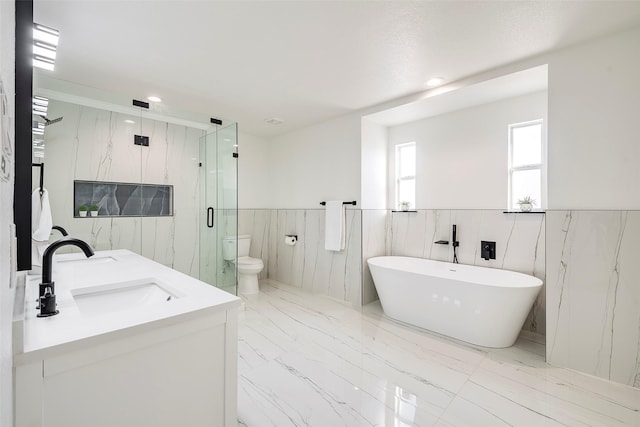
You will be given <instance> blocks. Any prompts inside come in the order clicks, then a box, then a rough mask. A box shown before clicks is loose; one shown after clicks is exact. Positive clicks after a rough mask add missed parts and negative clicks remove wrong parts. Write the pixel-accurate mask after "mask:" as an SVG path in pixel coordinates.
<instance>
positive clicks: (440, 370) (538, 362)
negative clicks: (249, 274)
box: [238, 281, 640, 427]
mask: <svg viewBox="0 0 640 427" xmlns="http://www.w3.org/2000/svg"><path fill="white" fill-rule="evenodd" d="M245 303H246V308H245V311H244V312H243V314H241V319H240V322H239V346H238V349H239V364H238V371H239V372H238V374H239V386H238V390H239V411H238V416H239V423H238V424H239V425H241V426H249V427H261V426H278V427H286V426H312V427H313V426H322V427H325V426H332V427H333V426H348V427H355V426H439V427H445V426H447V427H453V426H464V427H467V426H637V425H640V390H638V389H634V388H631V387H627V386H624V385H621V384H615V383H612V382H608V381H605V380H602V379H599V378H596V377H592V376H587V375H583V374H580V373H578V372H575V371H573V370H570V369H564V368H556V367H552V366H550V365H548V364H546V363H545V362H544V343H543V342H541V341H539V340H537V338H538V337H539V336H538V335H536V334H528V333H525V334H523V335H522V336H521V337H520V339H519V340H518V342H517V344H516V345H515V346H514V347H511V348H508V349H485V348H480V347H475V346H472V345H467V344H463V343H461V342H458V341H454V340H451V339H448V338H445V337H442V336H438V335H435V334H431V333H428V332H425V331H423V330H419V329H417V328H413V327H409V326H406V325H402V324H399V323H397V322H394V321H392V320H389V319H388V318H386V317H385V316H384V315H383V314H382V310H381V307H380V305H379V303H373V304H369V305H367V306H365V307H363V309H362V310H357V309H354V308H352V307H351V306H349V305H348V304H345V303H341V302H338V301H335V300H333V299H330V298H327V297H326V296H322V295H318V294H311V293H309V292H307V291H305V290H304V289H301V288H300V287H291V286H286V285H282V284H278V283H276V282H271V281H263V282H261V292H260V294H258V295H254V296H250V297H248V298H246V299H245Z"/></svg>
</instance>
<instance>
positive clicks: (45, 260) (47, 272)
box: [38, 237, 93, 317]
mask: <svg viewBox="0 0 640 427" xmlns="http://www.w3.org/2000/svg"><path fill="white" fill-rule="evenodd" d="M68 245H72V246H77V247H79V248H80V249H82V251H83V252H84V254H85V255H86V256H87V258H89V257H91V256H93V249H91V246H89V245H88V244H87V243H86V242H84V241H82V240H80V239H76V238H73V237H63V238H62V239H60V240H56V241H55V242H53V243H52V244H50V245H49V246H47V248H46V249H45V250H44V254H43V255H42V282H41V283H40V293H39V295H40V298H39V301H40V305H39V308H40V314H38V317H48V316H54V315H56V314H58V310H56V295H55V287H54V281H53V280H51V267H52V266H51V263H52V261H53V254H54V252H55V251H57V250H58V249H60V248H61V247H63V246H68Z"/></svg>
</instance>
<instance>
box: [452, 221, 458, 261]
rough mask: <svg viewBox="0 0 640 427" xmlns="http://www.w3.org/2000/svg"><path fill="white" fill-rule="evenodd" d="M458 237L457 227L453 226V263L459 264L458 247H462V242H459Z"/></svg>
mask: <svg viewBox="0 0 640 427" xmlns="http://www.w3.org/2000/svg"><path fill="white" fill-rule="evenodd" d="M456 237H457V236H456V225H455V224H453V235H452V236H451V246H453V262H454V263H456V264H458V246H460V242H458V240H457V238H456Z"/></svg>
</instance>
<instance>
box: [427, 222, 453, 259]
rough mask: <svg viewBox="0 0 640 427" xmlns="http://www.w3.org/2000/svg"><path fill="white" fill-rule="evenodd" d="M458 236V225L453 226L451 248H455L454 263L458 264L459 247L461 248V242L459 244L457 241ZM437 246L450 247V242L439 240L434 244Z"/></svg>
mask: <svg viewBox="0 0 640 427" xmlns="http://www.w3.org/2000/svg"><path fill="white" fill-rule="evenodd" d="M456 238H457V235H456V225H455V224H453V235H452V236H451V246H453V262H454V263H456V264H458V246H460V242H458V240H456ZM433 243H435V244H436V245H448V244H449V241H448V240H438V241H436V242H433Z"/></svg>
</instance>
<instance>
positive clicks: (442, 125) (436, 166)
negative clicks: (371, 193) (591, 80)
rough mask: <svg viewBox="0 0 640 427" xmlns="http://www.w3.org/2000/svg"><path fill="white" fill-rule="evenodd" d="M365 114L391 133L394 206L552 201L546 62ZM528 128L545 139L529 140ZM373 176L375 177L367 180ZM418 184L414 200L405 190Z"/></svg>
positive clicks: (390, 189) (456, 206)
mask: <svg viewBox="0 0 640 427" xmlns="http://www.w3.org/2000/svg"><path fill="white" fill-rule="evenodd" d="M364 119H366V120H368V121H369V122H371V123H374V124H375V125H376V126H380V127H382V128H383V130H384V133H385V135H386V139H387V146H388V152H387V153H386V156H387V164H388V176H387V182H386V187H387V195H388V197H387V202H386V204H387V207H388V208H391V209H400V208H401V205H402V202H403V201H405V200H404V199H408V200H410V205H411V207H412V208H416V209H503V210H504V209H513V208H514V207H515V206H516V202H517V200H518V199H519V198H521V197H524V196H525V195H527V194H528V195H530V196H532V197H533V198H535V199H536V202H537V206H536V208H538V209H540V208H544V207H545V206H546V178H545V174H544V169H545V166H546V165H545V162H546V149H545V147H546V128H547V126H546V125H547V66H546V65H544V66H538V67H535V68H531V69H527V70H523V71H519V72H516V73H513V74H509V75H505V76H502V77H498V78H494V79H491V80H487V81H483V82H481V83H476V84H473V85H469V86H466V87H463V88H460V89H456V90H451V91H450V92H446V93H442V94H439V95H435V96H431V97H428V98H425V99H422V100H419V101H416V102H412V103H409V104H405V105H401V106H399V107H395V108H392V109H389V110H385V111H381V112H378V113H375V114H371V115H368V116H366V117H365V118H364ZM518 126H520V127H521V128H518ZM527 126H530V127H531V128H528V127H527ZM536 126H537V127H536ZM525 130H527V131H530V133H531V131H533V132H535V131H537V132H538V138H539V143H538V144H537V145H535V144H530V143H529V142H530V141H529V140H528V139H527V138H526V137H527V135H524V133H525V132H524V131H525ZM523 135H524V136H523ZM534 136H535V135H534ZM529 139H531V138H529ZM525 140H526V141H525ZM522 141H524V142H522ZM525 143H526V144H525ZM525 145H526V147H527V150H522V149H521V147H522V146H525ZM412 146H413V147H414V148H412ZM514 147H515V149H514ZM535 150H537V157H536V155H535V154H536V153H534V151H535ZM529 151H531V153H530V152H529ZM401 153H405V156H404V158H402V159H401V158H400V157H401ZM532 153H533V154H532ZM403 165H404V166H403ZM536 167H537V168H538V169H537V170H536ZM535 180H537V182H538V183H539V184H538V187H537V189H536V187H535V185H533V184H531V183H532V182H535ZM370 182H375V181H373V180H372V181H363V186H366V185H372V184H370ZM366 191H367V189H366V188H365V189H363V192H366ZM412 191H413V192H414V196H413V198H412V199H411V198H410V196H404V195H403V192H404V193H407V194H411V192H412Z"/></svg>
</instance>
